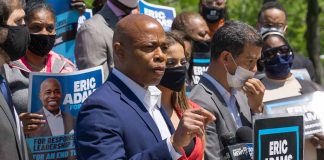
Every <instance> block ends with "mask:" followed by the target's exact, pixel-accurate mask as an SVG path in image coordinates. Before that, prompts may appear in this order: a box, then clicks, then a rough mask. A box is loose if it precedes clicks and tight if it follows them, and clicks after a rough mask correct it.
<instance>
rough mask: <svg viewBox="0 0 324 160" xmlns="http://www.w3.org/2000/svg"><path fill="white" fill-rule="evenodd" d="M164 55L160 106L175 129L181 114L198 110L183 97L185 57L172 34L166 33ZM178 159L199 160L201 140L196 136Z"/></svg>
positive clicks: (201, 153) (159, 86) (183, 50)
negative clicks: (193, 109) (165, 57)
mask: <svg viewBox="0 0 324 160" xmlns="http://www.w3.org/2000/svg"><path fill="white" fill-rule="evenodd" d="M166 46H167V49H166V51H165V53H166V54H167V62H166V69H165V72H164V76H163V77H162V79H161V82H160V84H159V85H158V86H157V87H158V88H159V89H160V90H161V91H162V100H161V101H162V106H163V107H164V109H165V111H166V112H167V113H168V115H169V117H170V119H171V122H172V124H173V126H174V128H177V126H178V124H179V122H180V118H181V116H182V113H183V112H184V111H185V110H187V109H191V108H200V106H198V105H197V104H195V103H193V102H192V101H190V100H188V99H187V98H186V95H185V77H186V63H187V60H186V57H185V45H184V42H183V40H182V39H181V38H180V37H178V36H177V35H176V34H174V33H170V32H168V33H166ZM183 149H184V150H183V152H182V157H181V158H180V159H188V160H201V159H203V155H204V141H203V138H199V137H198V136H196V138H194V139H193V140H192V142H191V143H190V144H189V145H188V146H187V147H184V148H183Z"/></svg>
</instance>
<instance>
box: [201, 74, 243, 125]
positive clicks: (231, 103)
mask: <svg viewBox="0 0 324 160" xmlns="http://www.w3.org/2000/svg"><path fill="white" fill-rule="evenodd" d="M203 76H204V77H205V78H206V79H208V80H209V81H210V82H211V83H212V84H213V85H214V87H216V89H217V90H218V92H219V93H220V94H221V95H222V97H223V99H224V101H225V103H226V105H227V108H228V110H229V111H230V112H231V115H232V117H233V119H234V121H235V122H236V126H237V128H240V127H242V120H241V118H240V113H239V112H238V110H237V105H236V98H235V95H236V90H235V89H232V91H231V93H229V92H228V91H227V90H226V89H225V88H224V87H223V86H222V85H221V84H219V83H218V82H217V81H216V80H215V79H214V78H213V77H211V76H210V75H209V74H207V73H204V74H203Z"/></svg>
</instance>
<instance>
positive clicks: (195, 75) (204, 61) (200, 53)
mask: <svg viewBox="0 0 324 160" xmlns="http://www.w3.org/2000/svg"><path fill="white" fill-rule="evenodd" d="M209 63H210V49H209V45H202V44H201V43H193V51H192V57H191V60H190V65H189V73H190V74H189V76H191V80H192V82H191V83H190V84H188V86H187V87H186V92H187V94H189V92H190V91H191V89H192V88H193V87H194V86H195V85H197V84H198V83H199V81H200V78H201V76H202V75H203V74H204V73H205V72H206V71H207V70H208V66H209Z"/></svg>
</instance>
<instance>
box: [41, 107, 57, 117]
mask: <svg viewBox="0 0 324 160" xmlns="http://www.w3.org/2000/svg"><path fill="white" fill-rule="evenodd" d="M43 110H44V113H45V116H46V117H50V116H53V117H62V112H61V110H60V111H59V113H58V114H56V115H54V114H53V113H51V112H50V111H49V110H47V108H46V107H43Z"/></svg>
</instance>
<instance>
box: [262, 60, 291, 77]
mask: <svg viewBox="0 0 324 160" xmlns="http://www.w3.org/2000/svg"><path fill="white" fill-rule="evenodd" d="M293 59H294V56H293V54H289V55H282V54H278V55H276V56H275V57H273V58H271V59H270V60H267V61H265V62H264V67H265V72H266V74H268V75H270V76H271V77H274V78H279V79H283V78H285V77H287V76H288V74H289V73H290V70H291V66H292V63H293Z"/></svg>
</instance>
